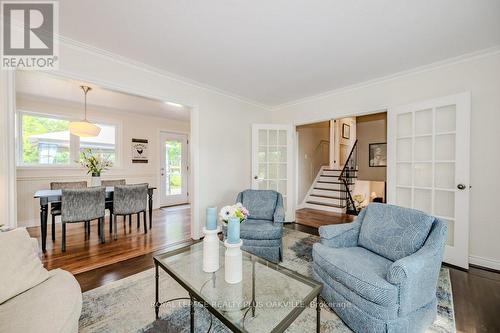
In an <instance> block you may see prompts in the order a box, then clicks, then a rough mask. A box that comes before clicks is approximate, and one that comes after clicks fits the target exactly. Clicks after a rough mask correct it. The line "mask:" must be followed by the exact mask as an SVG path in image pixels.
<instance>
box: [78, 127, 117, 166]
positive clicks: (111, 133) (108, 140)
mask: <svg viewBox="0 0 500 333" xmlns="http://www.w3.org/2000/svg"><path fill="white" fill-rule="evenodd" d="M96 125H97V126H99V127H100V128H101V132H100V133H99V135H98V136H96V137H92V138H80V152H82V151H83V150H84V149H87V148H90V149H92V150H93V151H97V152H100V153H101V154H102V155H103V156H104V157H107V158H109V160H110V161H112V162H113V163H116V126H113V125H104V124H96Z"/></svg>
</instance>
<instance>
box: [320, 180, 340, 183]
mask: <svg viewBox="0 0 500 333" xmlns="http://www.w3.org/2000/svg"><path fill="white" fill-rule="evenodd" d="M317 183H325V184H344V183H342V182H341V181H333V182H329V181H326V180H318V181H317Z"/></svg>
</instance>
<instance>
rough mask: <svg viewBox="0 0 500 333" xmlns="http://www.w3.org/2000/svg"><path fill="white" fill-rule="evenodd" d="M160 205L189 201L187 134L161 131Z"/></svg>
mask: <svg viewBox="0 0 500 333" xmlns="http://www.w3.org/2000/svg"><path fill="white" fill-rule="evenodd" d="M160 143H161V152H160V158H161V166H160V178H161V186H160V190H161V198H160V200H161V205H162V206H172V205H180V204H184V203H187V202H189V199H188V191H187V190H188V186H187V185H188V184H187V183H188V165H187V156H188V136H187V135H186V134H178V133H169V132H161V134H160Z"/></svg>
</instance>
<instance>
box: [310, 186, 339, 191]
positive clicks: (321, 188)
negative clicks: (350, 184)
mask: <svg viewBox="0 0 500 333" xmlns="http://www.w3.org/2000/svg"><path fill="white" fill-rule="evenodd" d="M313 189H314V190H327V191H335V192H346V191H345V190H341V189H338V188H328V187H317V186H315V187H313Z"/></svg>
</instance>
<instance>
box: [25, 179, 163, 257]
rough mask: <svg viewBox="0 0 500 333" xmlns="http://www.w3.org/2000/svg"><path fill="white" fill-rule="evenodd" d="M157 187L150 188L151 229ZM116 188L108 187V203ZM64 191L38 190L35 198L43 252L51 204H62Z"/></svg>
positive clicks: (45, 244)
mask: <svg viewBox="0 0 500 333" xmlns="http://www.w3.org/2000/svg"><path fill="white" fill-rule="evenodd" d="M154 190H156V187H154V186H150V187H148V210H149V228H151V227H152V225H153V222H152V221H153V191H154ZM113 193H114V187H113V186H107V187H106V201H112V200H113ZM61 196H62V190H38V191H36V192H35V195H34V198H35V199H39V201H40V229H41V234H42V251H43V252H45V250H46V246H47V217H48V207H49V203H54V202H61Z"/></svg>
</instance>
